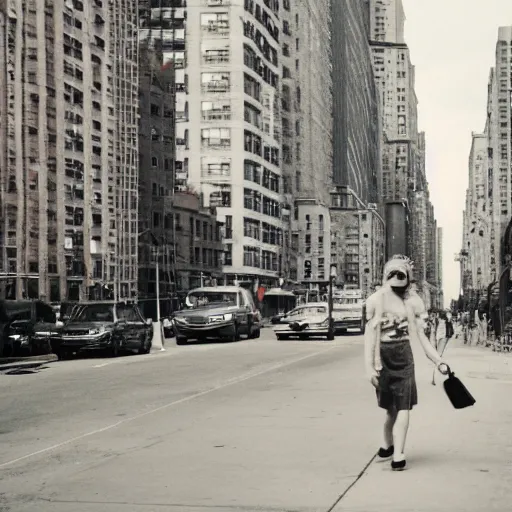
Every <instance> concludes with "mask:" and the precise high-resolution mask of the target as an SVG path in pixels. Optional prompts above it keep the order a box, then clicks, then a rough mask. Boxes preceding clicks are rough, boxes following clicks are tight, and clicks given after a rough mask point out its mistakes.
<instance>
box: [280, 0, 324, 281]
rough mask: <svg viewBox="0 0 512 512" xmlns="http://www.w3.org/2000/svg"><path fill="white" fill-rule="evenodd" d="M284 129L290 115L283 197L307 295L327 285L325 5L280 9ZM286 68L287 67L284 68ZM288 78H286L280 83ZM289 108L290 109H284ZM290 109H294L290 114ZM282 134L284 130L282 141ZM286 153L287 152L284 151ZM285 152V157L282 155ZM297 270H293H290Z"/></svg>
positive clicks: (295, 271)
mask: <svg viewBox="0 0 512 512" xmlns="http://www.w3.org/2000/svg"><path fill="white" fill-rule="evenodd" d="M283 8H284V11H285V13H286V14H285V17H284V19H283V33H284V35H283V42H284V44H286V45H287V46H285V47H284V53H286V52H287V51H288V49H289V48H292V49H293V50H292V52H291V55H290V58H289V59H288V61H286V63H287V64H284V63H283V70H282V74H283V86H282V99H283V126H284V127H286V126H287V124H286V117H287V113H289V111H290V110H293V111H294V113H293V116H294V117H293V118H294V121H295V125H291V128H292V130H293V134H292V137H291V138H287V137H283V158H284V160H285V161H286V163H287V167H283V169H284V170H285V171H286V174H285V176H286V177H287V178H288V177H289V179H288V181H287V192H289V193H290V194H291V198H292V199H293V215H292V218H291V231H292V239H291V244H290V248H291V251H290V252H291V254H292V255H295V256H296V257H295V259H294V260H293V262H292V263H291V265H290V277H291V278H295V276H296V280H297V281H300V282H301V283H303V285H305V287H306V288H308V289H310V290H320V289H322V287H323V286H325V283H326V282H327V281H328V279H329V272H330V264H331V256H330V242H329V241H330V238H331V231H330V228H331V222H330V211H329V199H330V197H329V192H330V188H331V187H332V168H333V167H332V166H333V138H332V115H333V113H332V108H333V99H332V41H331V24H332V19H331V11H330V2H329V1H327V0H322V1H318V0H317V1H312V0H294V1H291V2H285V3H284V4H283ZM288 63H289V64H288ZM284 77H286V78H284ZM287 104H289V105H290V108H289V109H286V108H285V106H286V105H287ZM291 105H293V109H292V108H291ZM284 134H285V132H284V130H283V135H284ZM285 144H286V145H287V146H288V147H287V148H285V147H284V145H285ZM285 151H286V153H285ZM294 265H295V266H294Z"/></svg>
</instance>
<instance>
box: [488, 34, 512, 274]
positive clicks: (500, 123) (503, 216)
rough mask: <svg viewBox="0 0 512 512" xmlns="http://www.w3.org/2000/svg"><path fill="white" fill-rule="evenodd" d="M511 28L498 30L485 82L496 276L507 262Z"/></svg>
mask: <svg viewBox="0 0 512 512" xmlns="http://www.w3.org/2000/svg"><path fill="white" fill-rule="evenodd" d="M511 41H512V26H508V27H500V28H499V29H498V41H497V44H496V53H495V59H496V61H495V66H494V67H493V69H492V70H491V75H490V80H489V91H488V92H489V101H488V113H487V116H488V117H487V130H488V139H489V140H488V147H489V169H490V170H489V175H490V176H492V179H491V182H490V183H489V190H490V192H489V194H488V199H489V201H490V207H491V210H492V215H493V219H492V224H493V228H492V231H493V234H492V242H493V245H494V253H493V254H492V255H491V263H490V264H491V267H492V269H494V268H496V271H497V273H498V275H499V273H500V272H501V270H503V268H504V266H505V265H506V264H507V263H508V261H507V259H506V255H505V251H503V248H502V244H503V237H504V235H505V230H506V229H507V226H508V225H509V221H510V217H511V215H512V151H511V140H512V125H511V116H512V110H511V109H512V105H511V103H510V89H511V87H512V82H511V80H512V45H511Z"/></svg>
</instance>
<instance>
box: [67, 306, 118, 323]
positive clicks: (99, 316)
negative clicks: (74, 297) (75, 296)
mask: <svg viewBox="0 0 512 512" xmlns="http://www.w3.org/2000/svg"><path fill="white" fill-rule="evenodd" d="M70 321H71V322H113V321H114V306H113V305H112V304H90V305H88V306H82V307H79V308H77V309H76V310H75V311H73V315H72V317H71V319H70Z"/></svg>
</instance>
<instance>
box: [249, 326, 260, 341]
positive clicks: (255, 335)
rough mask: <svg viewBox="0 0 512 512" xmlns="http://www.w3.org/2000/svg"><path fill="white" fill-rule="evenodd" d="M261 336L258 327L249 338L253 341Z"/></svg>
mask: <svg viewBox="0 0 512 512" xmlns="http://www.w3.org/2000/svg"><path fill="white" fill-rule="evenodd" d="M260 336H261V328H260V327H258V328H257V329H256V330H255V331H254V332H253V333H252V334H251V336H250V337H251V338H252V339H253V340H257V339H258V338H259V337H260Z"/></svg>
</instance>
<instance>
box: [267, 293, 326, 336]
mask: <svg viewBox="0 0 512 512" xmlns="http://www.w3.org/2000/svg"><path fill="white" fill-rule="evenodd" d="M276 321H277V322H276V323H275V324H274V333H275V335H276V338H277V339H278V340H286V339H289V338H292V337H298V338H300V339H309V338H313V337H317V336H325V337H327V339H329V340H332V339H334V335H333V330H332V329H329V306H328V304H327V303H326V302H309V303H307V304H302V305H301V306H298V307H296V308H294V309H292V310H291V311H289V312H288V313H286V315H284V316H283V317H281V318H279V319H278V318H276Z"/></svg>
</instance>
